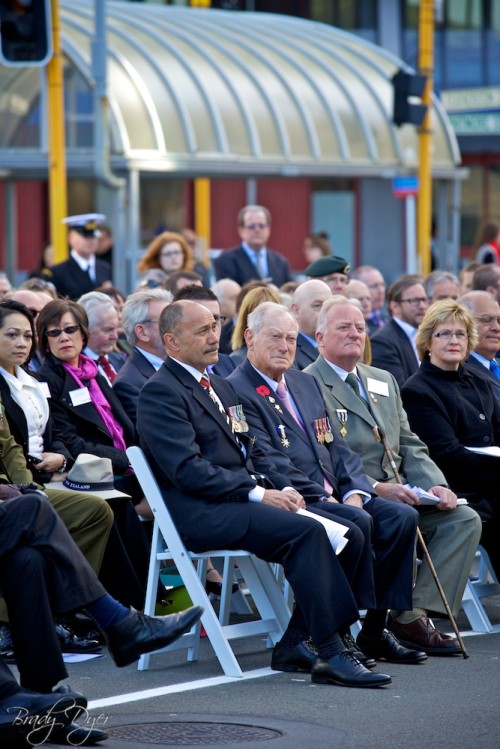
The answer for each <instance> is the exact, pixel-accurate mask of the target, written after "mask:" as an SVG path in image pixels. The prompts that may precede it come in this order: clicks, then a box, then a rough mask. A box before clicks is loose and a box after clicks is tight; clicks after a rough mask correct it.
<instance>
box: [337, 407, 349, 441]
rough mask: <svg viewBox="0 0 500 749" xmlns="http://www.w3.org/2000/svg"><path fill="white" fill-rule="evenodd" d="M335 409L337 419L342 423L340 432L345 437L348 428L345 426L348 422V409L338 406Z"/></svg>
mask: <svg viewBox="0 0 500 749" xmlns="http://www.w3.org/2000/svg"><path fill="white" fill-rule="evenodd" d="M335 410H336V413H337V419H338V420H339V423H340V430H339V431H340V434H341V435H342V437H345V436H346V435H347V429H346V428H345V425H346V424H347V409H346V408H337V409H335Z"/></svg>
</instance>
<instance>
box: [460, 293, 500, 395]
mask: <svg viewBox="0 0 500 749" xmlns="http://www.w3.org/2000/svg"><path fill="white" fill-rule="evenodd" d="M459 302H460V304H463V305H464V307H467V309H470V311H471V312H472V314H473V315H474V322H475V324H476V330H477V334H478V336H479V340H478V342H477V345H476V347H475V349H474V351H473V352H472V353H471V355H470V356H469V359H468V360H467V362H466V364H465V369H470V370H471V371H473V372H475V373H476V374H480V375H482V376H483V377H485V378H486V379H487V380H488V382H489V383H490V384H491V386H492V389H493V394H494V396H495V397H496V398H497V400H500V364H499V363H498V361H497V359H496V356H497V353H498V352H499V351H500V305H499V304H498V302H497V300H496V299H495V297H494V296H493V295H492V294H490V293H489V292H488V291H469V293H468V294H464V296H463V297H461V298H460V299H459Z"/></svg>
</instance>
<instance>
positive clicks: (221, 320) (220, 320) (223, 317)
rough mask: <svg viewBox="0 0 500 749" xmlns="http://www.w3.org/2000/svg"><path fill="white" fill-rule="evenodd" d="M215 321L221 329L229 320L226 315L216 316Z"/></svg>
mask: <svg viewBox="0 0 500 749" xmlns="http://www.w3.org/2000/svg"><path fill="white" fill-rule="evenodd" d="M214 320H215V322H216V323H217V325H220V326H221V327H222V326H223V325H224V323H225V322H226V320H227V317H226V315H214Z"/></svg>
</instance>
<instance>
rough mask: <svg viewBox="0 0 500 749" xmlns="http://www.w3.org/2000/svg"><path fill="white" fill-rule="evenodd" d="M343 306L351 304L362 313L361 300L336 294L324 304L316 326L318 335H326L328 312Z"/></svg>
mask: <svg viewBox="0 0 500 749" xmlns="http://www.w3.org/2000/svg"><path fill="white" fill-rule="evenodd" d="M341 304H349V305H350V306H351V307H356V309H359V311H360V312H361V302H360V301H359V299H354V297H346V296H342V294H334V295H333V296H332V297H331V298H330V299H326V301H324V302H323V306H322V307H321V311H320V313H319V316H318V324H317V325H316V332H317V333H323V335H325V333H326V328H327V317H328V310H329V309H331V308H332V307H339V306H340V305H341Z"/></svg>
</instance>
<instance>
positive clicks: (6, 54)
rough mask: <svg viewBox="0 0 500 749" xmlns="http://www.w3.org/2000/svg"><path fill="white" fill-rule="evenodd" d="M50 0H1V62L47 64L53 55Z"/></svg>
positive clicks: (32, 64)
mask: <svg viewBox="0 0 500 749" xmlns="http://www.w3.org/2000/svg"><path fill="white" fill-rule="evenodd" d="M50 5H51V0H0V63H1V64H2V65H7V66H10V67H31V66H37V65H38V66H39V65H45V64H46V63H47V62H48V61H49V60H50V58H51V57H52V20H51V11H50Z"/></svg>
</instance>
